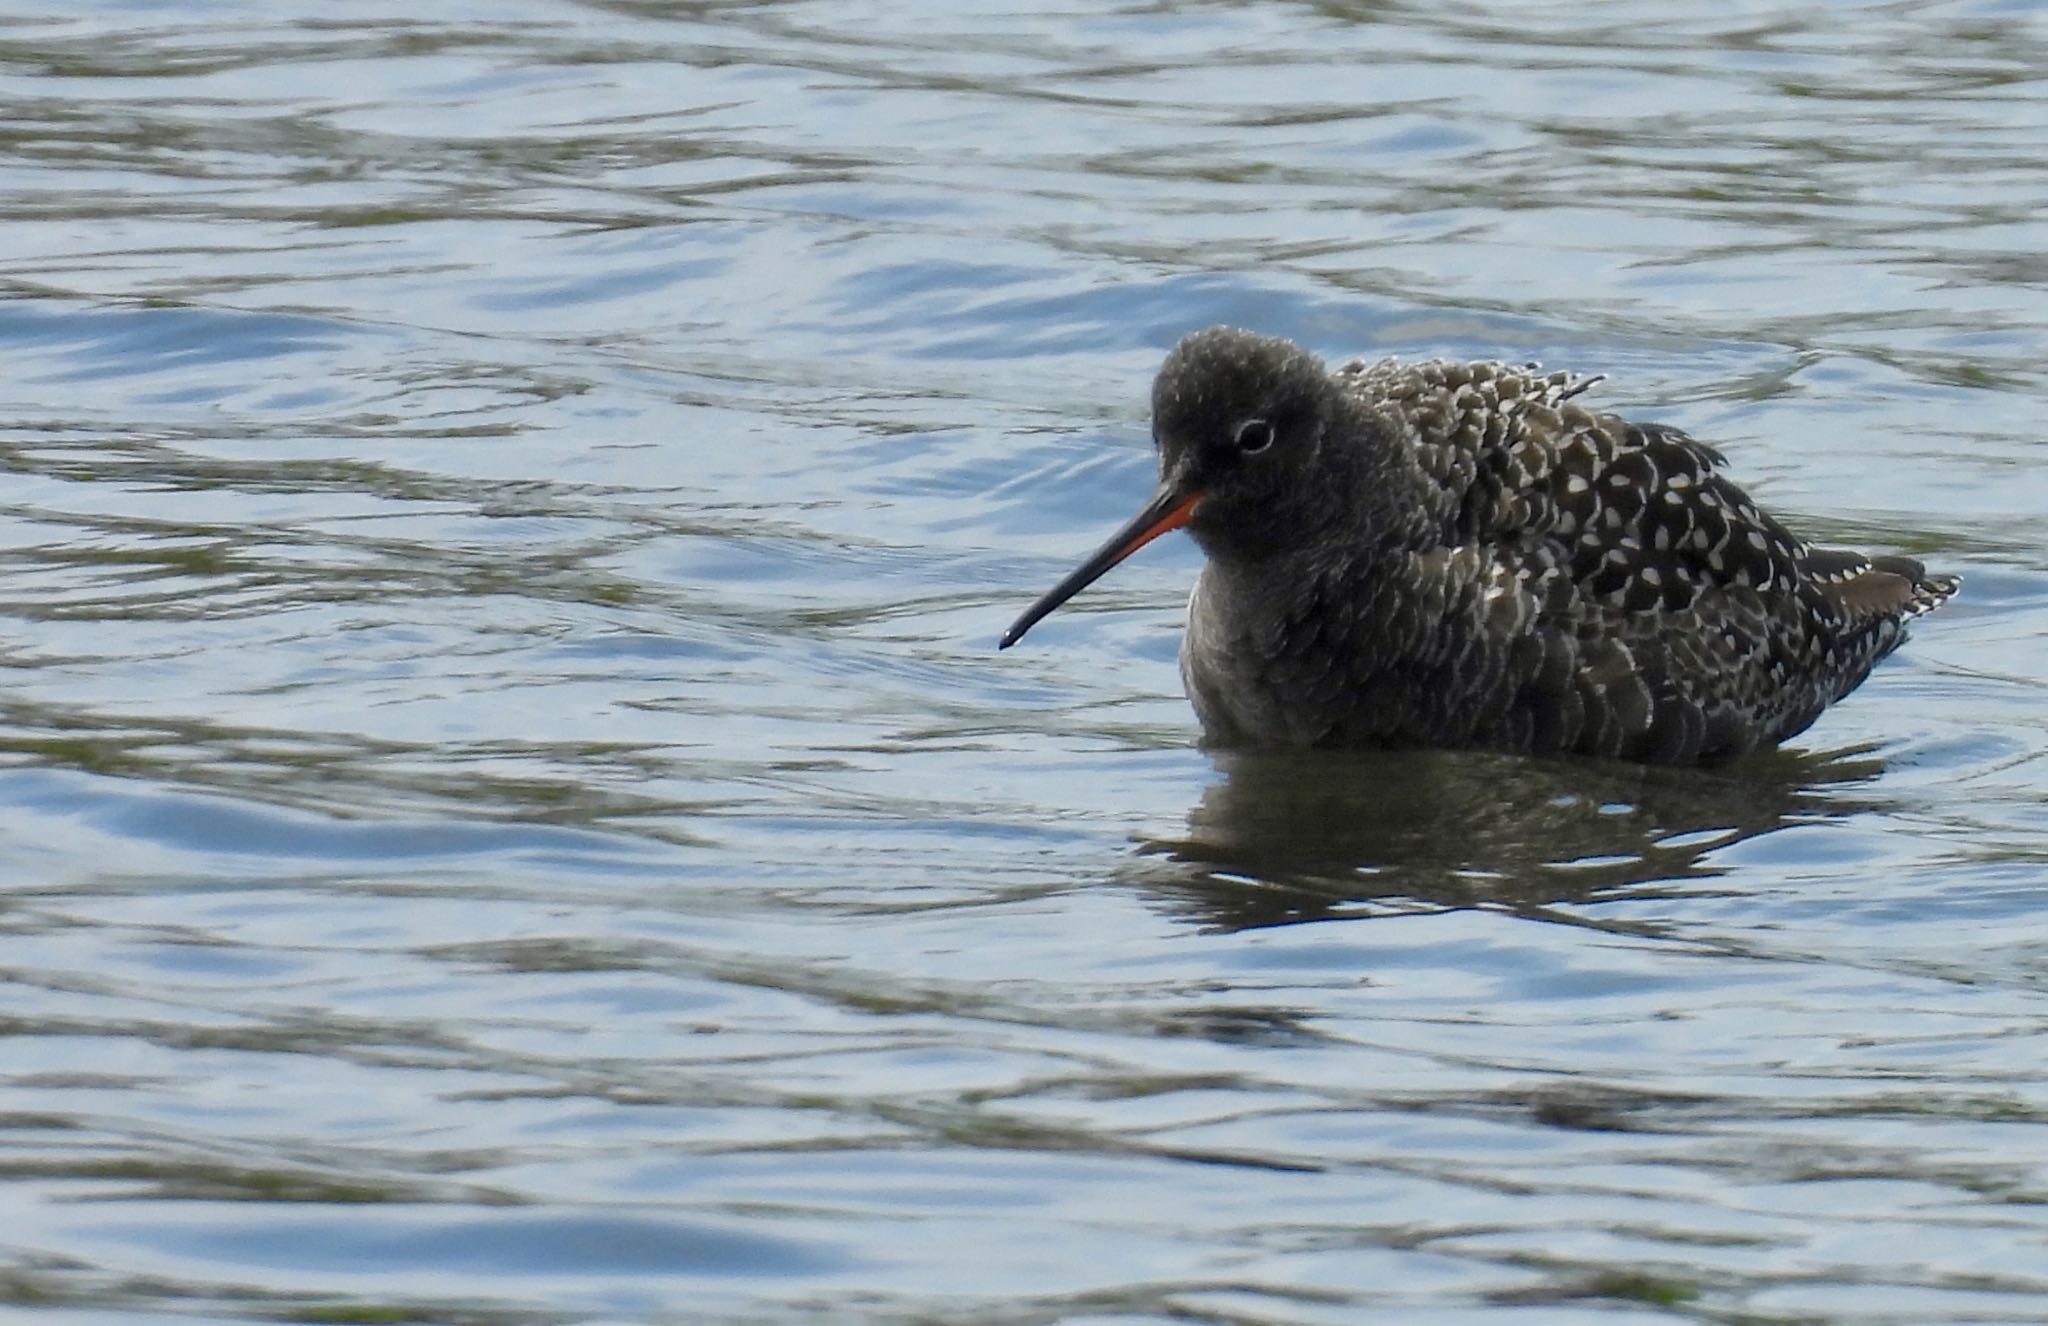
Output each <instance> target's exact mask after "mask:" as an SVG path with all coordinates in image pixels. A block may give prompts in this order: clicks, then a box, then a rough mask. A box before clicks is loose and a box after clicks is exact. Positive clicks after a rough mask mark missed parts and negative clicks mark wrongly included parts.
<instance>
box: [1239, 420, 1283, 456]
mask: <svg viewBox="0 0 2048 1326" xmlns="http://www.w3.org/2000/svg"><path fill="white" fill-rule="evenodd" d="M1275 436H1276V434H1275V433H1274V431H1273V425H1272V424H1271V423H1270V422H1268V421H1267V420H1264V419H1247V420H1245V421H1244V422H1243V423H1241V424H1239V425H1238V426H1237V439H1236V441H1237V449H1238V450H1239V451H1242V452H1243V453H1244V454H1245V455H1247V456H1256V455H1258V454H1259V453H1260V452H1261V451H1264V450H1265V449H1266V448H1267V447H1270V446H1272V445H1273V438H1274V437H1275Z"/></svg>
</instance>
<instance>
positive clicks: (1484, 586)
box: [1003, 328, 1956, 763]
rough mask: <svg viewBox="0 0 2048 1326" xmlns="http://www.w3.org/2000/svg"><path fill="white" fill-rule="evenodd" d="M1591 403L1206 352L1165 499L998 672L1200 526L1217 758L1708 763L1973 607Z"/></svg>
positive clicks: (1430, 365) (1184, 650) (1217, 339)
mask: <svg viewBox="0 0 2048 1326" xmlns="http://www.w3.org/2000/svg"><path fill="white" fill-rule="evenodd" d="M1594 380H1595V379H1582V378H1576V377H1574V376H1572V375H1569V374H1564V373H1549V374H1545V373H1541V372H1539V371H1537V370H1535V369H1534V368H1519V367H1511V366H1508V365H1503V364H1493V363H1474V364H1458V363H1447V362H1441V361H1434V362H1426V363H1415V364H1400V363H1395V362H1393V361H1383V362H1380V363H1372V364H1368V363H1364V362H1354V363H1350V364H1346V365H1344V366H1343V367H1341V368H1339V369H1337V370H1336V371H1335V372H1331V371H1329V370H1327V369H1326V368H1325V367H1324V365H1323V364H1322V362H1321V361H1320V360H1318V359H1316V358H1315V357H1314V356H1313V355H1311V354H1309V353H1308V352H1307V351H1305V350H1302V349H1300V348H1299V347H1297V346H1295V345H1293V344H1291V343H1289V342H1286V341H1281V340H1276V339H1274V338H1270V337H1264V336H1257V335H1254V334H1252V333H1250V332H1244V331H1238V330H1235V329H1230V328H1212V329H1210V330H1208V331H1205V332H1198V333H1195V334H1194V335H1192V336H1189V337H1188V338H1186V339H1185V340H1183V341H1182V342H1181V343H1180V344H1179V345H1178V346H1177V347H1175V349H1174V350H1173V352H1172V354H1170V355H1169V356H1168V358H1167V360H1166V363H1165V366H1164V367H1163V368H1162V369H1161V370H1160V373H1159V378H1158V380H1157V382H1156V383H1155V384H1154V388H1153V429H1154V435H1155V438H1156V440H1157V443H1158V446H1159V452H1160V475H1161V484H1160V489H1159V492H1158V494H1156V495H1155V497H1154V499H1153V500H1152V502H1151V503H1150V504H1148V506H1147V507H1146V508H1145V510H1143V511H1141V512H1140V513H1139V515H1138V517H1137V518H1136V519H1134V520H1133V521H1132V522H1131V523H1130V524H1129V525H1128V526H1126V527H1125V529H1124V530H1122V531H1120V532H1119V533H1118V535H1117V536H1116V537H1115V538H1113V539H1112V540H1111V541H1110V542H1109V543H1108V544H1106V545H1105V546H1104V547H1103V549H1102V550H1101V551H1100V552H1099V553H1097V554H1096V556H1095V557H1093V558H1091V559H1090V560H1089V562H1088V563H1086V564H1084V565H1083V566H1082V567H1081V568H1080V569H1079V570H1077V571H1076V572H1075V573H1074V574H1073V575H1072V576H1070V577H1068V579H1067V580H1066V581H1064V582H1062V583H1061V585H1059V586H1058V587H1056V588H1055V589H1054V590H1053V591H1052V592H1051V593H1049V594H1047V595H1046V596H1045V597H1044V598H1043V599H1041V600H1040V601H1039V602H1038V603H1037V604H1035V605H1034V606H1033V607H1032V609H1031V610H1030V611H1028V612H1026V613H1025V615H1024V616H1023V617H1022V618H1020V619H1019V621H1018V623H1017V624H1016V625H1015V626H1013V627H1012V628H1011V629H1010V632H1009V633H1008V634H1007V635H1006V636H1005V637H1004V641H1003V643H1004V644H1005V645H1007V644H1011V643H1014V642H1015V640H1016V639H1017V638H1018V637H1019V636H1021V635H1022V634H1023V632H1024V631H1025V630H1027V629H1029V628H1030V626H1031V625H1032V624H1034V623H1035V622H1036V621H1037V620H1038V619H1039V618H1040V617H1042V616H1044V615H1045V613H1047V612H1050V611H1051V610H1052V609H1053V608H1054V607H1057V606H1058V605H1059V604H1060V603H1061V602H1064V601H1065V599H1066V598H1068V597H1070V596H1071V595H1072V594H1073V593H1075V592H1077V591H1078V590H1079V589H1080V588H1081V587H1082V586H1084V585H1086V584H1087V583H1089V582H1090V581H1092V580H1093V579H1095V578H1096V577H1097V576H1099V575H1101V574H1102V572H1104V571H1106V570H1107V569H1108V568H1109V567H1110V566H1113V565H1115V563H1116V562H1118V561H1121V560H1122V559H1123V557H1125V556H1127V555H1129V554H1130V553H1131V552H1133V551H1135V550H1136V549H1137V548H1138V547H1140V546H1142V545H1143V544H1144V543H1146V542H1149V541H1150V540H1151V539H1152V538H1154V537H1156V536H1157V535H1159V534H1161V533H1164V532H1166V531H1167V530H1169V529H1173V528H1177V527H1179V526H1181V525H1186V526H1187V527H1188V529H1189V531H1190V532H1191V533H1192V534H1193V535H1194V537H1195V539H1196V541H1197V542H1198V543H1200V544H1201V546H1202V548H1203V550H1204V551H1205V552H1206V553H1207V554H1208V563H1207V565H1206V566H1205V567H1204V569H1203V571H1202V575H1201V578H1200V580H1199V581H1198V582H1197V584H1196V586H1195V592H1194V596H1193V598H1192V599H1191V600H1190V602H1189V608H1188V628H1187V634H1186V636H1185V638H1184V639H1183V641H1182V646H1181V672H1182V677H1183V679H1184V681H1185V683H1186V686H1187V691H1188V696H1189V698H1190V700H1191V701H1192V702H1193V704H1194V707H1195V711H1196V714H1197V715H1198V716H1199V718H1200V719H1201V722H1202V725H1203V728H1204V730H1205V732H1206V734H1207V736H1208V738H1209V739H1210V740H1211V741H1212V742H1214V743H1217V744H1222V745H1264V746H1303V747H1307V746H1340V747H1370V746H1479V747H1490V748H1495V749H1505V750H1518V751H1531V752H1577V753H1582V754H1589V755H1605V756H1619V757H1622V758H1627V759H1636V760H1647V761H1653V762H1658V763H1691V762H1696V761H1701V760H1712V759H1720V758H1726V757H1729V756H1734V755H1739V754H1742V753H1744V752H1746V751H1750V750H1754V749H1757V748H1759V747H1763V746H1768V745H1771V744H1774V743H1776V742H1779V741H1782V740H1784V739H1785V738H1787V737H1790V736H1793V735H1794V734H1796V733H1798V732H1800V731H1802V730H1804V729H1805V728H1806V727H1807V725H1808V724H1810V723H1812V722H1813V720H1814V719H1815V718H1816V717H1818V716H1819V714H1820V712H1821V711H1822V710H1823V709H1825V708H1826V707H1827V706H1828V705H1829V704H1830V703H1832V702H1833V701H1835V700H1837V699H1839V698H1841V697H1842V696H1843V695H1845V694H1847V693H1848V692H1849V691H1851V690H1853V689H1854V688H1855V687H1856V686H1857V685H1858V684H1859V683H1861V682H1862V681H1863V679H1864V678H1865V677H1866V676H1868V675H1869V673H1870V670H1871V668H1872V667H1873V666H1875V665H1876V663H1877V662H1878V660H1879V659H1881V658H1883V657H1884V656H1885V655H1886V654H1888V653H1890V652H1891V651H1892V650H1893V649H1894V648H1895V647H1897V645H1898V643H1899V641H1900V640H1901V639H1902V638H1903V631H1904V623H1905V622H1906V621H1907V620H1908V619H1910V618H1912V617H1914V616H1917V615H1918V614H1920V613H1922V612H1926V611H1928V610H1930V609H1932V608H1935V607H1938V606H1939V605H1940V604H1941V603H1943V602H1945V601H1946V600H1947V599H1948V597H1949V596H1950V595H1951V594H1953V593H1954V592H1955V588H1956V581H1955V580H1954V579H1953V578H1950V577H1945V576H1935V575H1929V574H1928V573H1927V572H1926V571H1925V570H1924V569H1923V568H1922V567H1921V566H1920V564H1919V563H1917V562H1914V561H1912V560H1910V559H1907V558H1902V557H1866V556H1864V555H1862V554H1860V553H1852V552H1843V551H1835V550H1830V549H1819V548H1815V547H1813V546H1811V545H1809V544H1807V543H1806V542H1804V541H1803V540H1801V539H1799V538H1798V537H1796V536H1795V535H1793V534H1791V533H1790V532H1788V531H1787V530H1786V529H1785V527H1784V526H1783V525H1781V524H1779V523H1778V521H1777V520H1775V519H1774V518H1772V517H1771V516H1770V515H1769V514H1767V513H1766V512H1764V511H1762V510H1761V509H1759V508H1758V507H1757V506H1756V505H1755V504H1754V503H1753V502H1752V501H1750V499H1749V498H1748V496H1747V495H1746V494H1744V493H1743V491H1742V490H1741V489H1740V488H1739V487H1737V486H1736V485H1735V484H1734V483H1733V482H1731V481H1730V480H1729V479H1728V478H1727V477H1726V476H1725V475H1724V474H1723V473H1722V472H1721V466H1722V459H1721V457H1720V455H1719V453H1717V452H1716V451H1714V450H1713V449H1712V448H1710V447H1708V446H1706V445H1704V444H1702V443H1699V442H1696V441H1694V440H1693V439H1691V438H1689V437H1687V436H1686V435H1685V434H1684V433H1682V432H1680V431H1678V430H1677V429H1675V428H1670V427H1666V426H1663V425H1658V424H1636V423H1630V422H1627V421H1625V420H1623V419H1621V418H1619V417H1617V416H1615V415H1612V414H1606V413H1602V412H1598V411H1594V410H1590V409H1588V408H1586V407H1585V406H1583V405H1581V404H1580V403H1579V402H1578V400H1577V399H1576V398H1577V397H1578V396H1579V395H1580V393H1581V392H1583V391H1584V390H1585V389H1586V388H1587V387H1588V386H1590V385H1591V384H1592V382H1593V381H1594Z"/></svg>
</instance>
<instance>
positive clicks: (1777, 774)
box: [1135, 748, 1883, 930]
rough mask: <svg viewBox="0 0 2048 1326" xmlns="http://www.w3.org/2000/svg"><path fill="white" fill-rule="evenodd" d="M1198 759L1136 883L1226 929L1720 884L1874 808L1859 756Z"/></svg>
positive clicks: (1242, 755) (1869, 762) (1864, 758)
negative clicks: (1166, 831)
mask: <svg viewBox="0 0 2048 1326" xmlns="http://www.w3.org/2000/svg"><path fill="white" fill-rule="evenodd" d="M1213 758H1214V760H1215V762H1216V765H1217V769H1218V771H1219V772H1220V773H1221V774H1222V778H1221V779H1220V780H1219V781H1218V782H1216V783H1214V784H1212V785H1211V786H1210V787H1209V788H1208V789H1207V790H1206V791H1205V792H1204V793H1203V795H1202V799H1201V801H1200V803H1199V804H1197V805H1196V806H1195V807H1194V809H1193V810H1191V811H1190V812H1189V814H1188V827H1187V832H1186V834H1185V835H1184V836H1181V837H1178V838H1171V839H1160V840H1155V841H1151V842H1147V843H1145V844H1144V845H1143V847H1142V848H1141V858H1142V859H1141V862H1140V863H1139V864H1138V865H1137V869H1136V871H1135V874H1136V875H1137V876H1138V879H1137V881H1136V882H1138V883H1139V884H1140V885H1141V887H1144V888H1146V889H1148V890H1150V891H1154V892H1157V893H1159V894H1161V895H1163V896H1165V897H1166V898H1168V899H1169V900H1170V902H1171V905H1173V906H1174V907H1175V909H1176V910H1184V911H1185V912H1186V913H1187V914H1188V915H1189V916H1190V917H1191V918H1193V919H1196V920H1198V921H1201V922H1203V923H1205V924H1208V925H1211V926H1214V927H1216V928H1219V929H1225V930H1240V929H1249V928H1253V927H1258V926H1272V925H1288V924H1293V923H1297V922H1302V921H1317V920H1328V919H1334V918H1337V917H1356V916H1369V915H1375V914H1386V913H1395V912H1399V913H1409V912H1415V911H1418V910H1420V911H1428V910H1437V909H1451V908H1468V907H1492V908H1496V909H1501V910H1507V911H1515V912H1528V913H1543V912H1544V911H1545V909H1547V908H1549V907H1551V906H1552V905H1554V904H1559V903H1584V902H1595V901H1605V900H1616V899H1621V898H1644V897H1655V896H1660V895H1663V894H1668V893H1673V892H1677V891H1679V889H1680V888H1681V887H1682V888H1684V889H1685V891H1687V892H1697V890H1698V887H1699V886H1698V881H1701V880H1707V879H1712V878H1714V877H1715V876H1717V875H1719V874H1720V873H1721V871H1720V869H1719V868H1718V867H1717V866H1715V865H1714V864H1713V862H1712V860H1711V859H1710V853H1712V852H1714V851H1715V850H1716V849H1720V848H1725V847H1727V846H1729V845H1730V844H1733V843H1737V842H1741V841H1743V840H1745V839H1748V838H1753V837H1756V836H1757V835H1759V834H1765V833H1769V832H1771V831H1772V830H1774V829H1778V828H1782V827H1784V826H1786V825H1790V824H1803V823H1815V822H1819V821H1823V820H1827V819H1832V818H1836V817H1841V816H1846V815H1850V814H1855V813H1859V812H1861V811H1864V810H1868V809H1872V808H1873V807H1874V805H1875V802H1873V801H1871V800H1869V799H1867V798H1862V797H1858V796H1854V795H1851V794H1849V789H1850V788H1853V787H1855V786H1857V785H1859V784H1865V783H1868V782H1870V781H1871V780H1873V779H1874V778H1875V777H1876V776H1877V775H1878V774H1879V773H1880V772H1881V771H1882V769H1883V763H1882V761H1881V760H1879V759H1877V758H1875V757H1873V756H1871V755H1870V753H1869V750H1868V748H1859V749H1854V750H1846V751H1837V752H1833V753H1829V754H1821V755H1811V754H1799V753H1794V752H1789V751H1775V752H1769V753H1766V754H1763V755H1759V756H1754V757H1751V758H1749V759H1745V760H1742V761H1739V762H1737V763H1735V764H1733V765H1728V766H1725V767H1722V768H1708V769H1671V768H1646V767H1642V766H1637V765H1626V764H1620V763H1617V762H1610V761H1586V760H1531V759H1528V758H1526V757H1520V756H1512V755H1499V754H1493V753H1489V752H1481V751H1441V750H1420V751H1397V752H1372V753H1359V754H1345V753H1337V752H1322V751H1313V752H1217V753H1215V754H1214V756H1213ZM1553 919H1559V920H1563V919H1572V920H1574V921H1575V922H1578V923H1583V918H1578V917H1571V918H1567V917H1565V916H1563V915H1555V916H1553Z"/></svg>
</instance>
